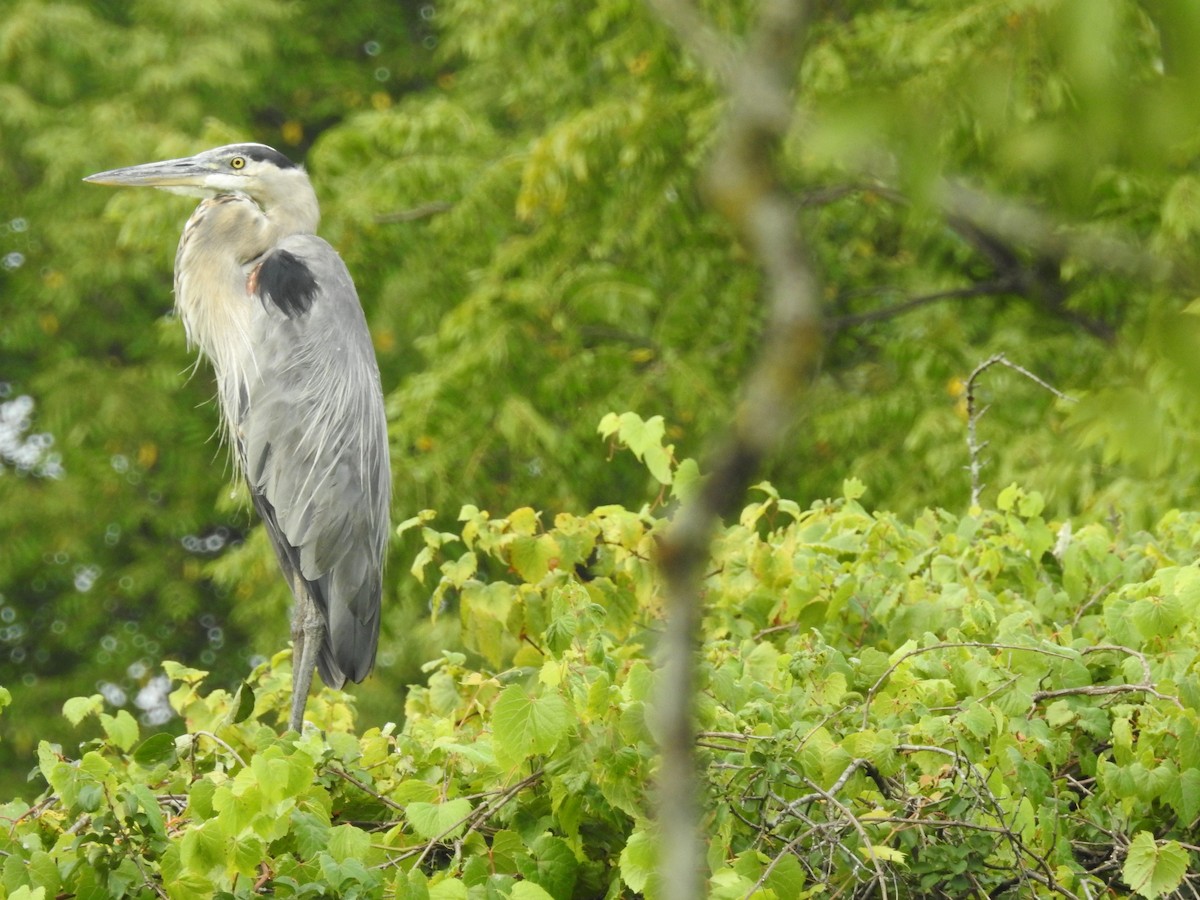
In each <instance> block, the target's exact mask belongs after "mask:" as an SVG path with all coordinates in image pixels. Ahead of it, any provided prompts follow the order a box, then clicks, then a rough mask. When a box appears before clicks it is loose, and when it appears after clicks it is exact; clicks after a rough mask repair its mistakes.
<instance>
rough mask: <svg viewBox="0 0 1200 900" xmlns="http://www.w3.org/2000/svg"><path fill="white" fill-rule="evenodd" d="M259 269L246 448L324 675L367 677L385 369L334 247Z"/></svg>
mask: <svg viewBox="0 0 1200 900" xmlns="http://www.w3.org/2000/svg"><path fill="white" fill-rule="evenodd" d="M276 254H284V255H283V256H281V257H279V258H274V257H275V255H276ZM298 266H303V268H304V270H305V271H300V270H299V269H298V268H297V267H298ZM262 272H266V273H267V276H266V277H264V278H263V286H262V290H263V294H262V295H260V297H259V300H260V302H259V303H258V305H257V308H256V310H255V314H254V330H253V336H254V340H255V358H256V360H257V362H258V371H257V372H256V373H255V375H254V376H252V377H250V378H249V384H248V385H247V387H246V397H247V400H246V403H245V406H244V408H243V414H242V417H241V420H240V422H239V423H238V445H239V451H240V453H241V456H242V464H243V471H244V472H245V473H246V478H247V481H248V483H249V487H250V492H251V495H252V497H253V499H254V505H255V507H256V508H257V509H258V512H259V513H260V515H261V516H262V519H263V522H264V525H265V527H266V529H267V533H268V535H269V536H270V538H271V543H272V545H273V546H274V548H275V553H276V556H277V557H278V558H279V563H280V566H281V567H282V568H283V570H284V573H285V575H287V576H288V580H289V582H290V583H291V584H292V585H293V590H297V589H304V590H307V591H308V592H309V594H310V596H312V598H313V600H314V601H315V603H316V605H317V608H318V609H320V610H321V612H322V614H323V615H324V617H325V623H326V637H325V643H324V645H323V647H322V649H321V653H320V656H319V658H318V668H319V670H320V672H321V678H322V679H323V680H324V681H325V682H326V683H327V684H330V685H333V686H335V687H340V686H341V685H342V683H343V682H344V680H345V679H346V678H349V679H350V680H352V681H361V680H362V679H363V678H365V677H366V676H367V674H369V672H370V671H371V668H372V666H373V665H374V661H375V653H376V648H377V645H378V640H379V612H380V595H381V592H382V573H383V556H384V549H385V546H386V542H387V535H388V529H389V526H388V506H389V503H390V499H391V475H390V468H389V465H388V456H387V426H386V421H385V417H384V410H383V394H382V391H381V388H380V381H379V369H378V365H377V363H376V361H375V353H374V349H373V347H372V345H371V340H370V334H369V332H368V330H367V325H366V320H365V318H364V316H363V312H362V307H361V306H360V304H359V301H358V295H357V294H356V292H355V290H354V285H353V283H352V282H351V280H350V275H349V273H348V272H347V271H346V267H345V265H344V264H343V263H342V261H341V259H340V258H339V257H338V255H337V253H336V252H335V251H334V250H333V248H332V247H330V246H329V245H328V244H327V243H325V242H324V241H323V240H321V239H320V238H317V237H314V236H312V235H300V236H295V237H290V238H287V239H285V240H284V241H282V242H280V245H279V247H277V248H276V249H275V250H273V251H272V252H271V253H270V254H268V255H267V257H265V258H264V259H263V260H261V261H259V264H258V266H257V267H256V268H255V269H254V271H253V272H252V273H251V274H250V278H249V282H248V283H249V285H250V286H251V288H252V289H254V288H256V287H259V285H258V284H256V282H257V281H258V279H257V277H256V275H255V273H262ZM285 276H286V277H285ZM309 276H311V278H310V277H309ZM288 290H299V291H303V292H304V297H303V298H302V299H301V298H297V297H289V296H288V295H287V293H286V292H287V291H288Z"/></svg>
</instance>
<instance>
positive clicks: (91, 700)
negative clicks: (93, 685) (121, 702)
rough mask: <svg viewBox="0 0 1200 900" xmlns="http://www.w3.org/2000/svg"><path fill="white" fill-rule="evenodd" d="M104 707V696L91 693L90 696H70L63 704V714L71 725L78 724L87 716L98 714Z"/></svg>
mask: <svg viewBox="0 0 1200 900" xmlns="http://www.w3.org/2000/svg"><path fill="white" fill-rule="evenodd" d="M102 709H104V697H102V696H101V695H100V694H92V695H91V696H90V697H72V698H71V699H70V700H68V701H67V702H66V703H64V704H63V715H64V716H65V717H66V719H67V721H68V722H70V723H71V724H72V725H78V724H79V723H80V722H82V721H83V720H84V719H85V718H87V717H88V716H92V715H96V714H98V713H99V712H100V711H101V710H102Z"/></svg>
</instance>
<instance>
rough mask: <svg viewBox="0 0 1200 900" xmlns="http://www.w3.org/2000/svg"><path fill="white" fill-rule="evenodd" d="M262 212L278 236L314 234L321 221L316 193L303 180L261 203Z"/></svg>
mask: <svg viewBox="0 0 1200 900" xmlns="http://www.w3.org/2000/svg"><path fill="white" fill-rule="evenodd" d="M263 212H264V213H265V214H266V216H267V219H268V220H269V221H270V223H271V225H272V226H273V228H274V230H275V231H276V233H277V234H278V235H279V236H280V237H286V236H288V235H289V234H316V233H317V225H319V224H320V222H321V210H320V208H319V207H318V206H317V195H316V194H315V193H314V192H313V189H312V188H311V187H310V186H309V185H308V184H307V183H305V182H296V183H295V184H293V185H289V189H288V190H287V191H279V192H276V194H275V196H273V197H271V202H270V203H268V204H263Z"/></svg>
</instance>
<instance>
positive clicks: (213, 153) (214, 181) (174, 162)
mask: <svg viewBox="0 0 1200 900" xmlns="http://www.w3.org/2000/svg"><path fill="white" fill-rule="evenodd" d="M83 180H84V181H90V182H92V183H93V184H112V185H120V186H126V187H143V186H144V187H156V188H161V189H162V190H165V191H171V192H172V193H175V194H185V195H187V196H190V197H215V196H217V195H218V194H233V193H241V194H247V195H248V196H250V197H253V198H254V199H256V200H258V201H259V202H264V201H269V200H271V199H272V195H273V194H274V193H276V192H279V191H289V190H295V185H296V184H297V182H303V183H304V184H305V185H307V184H308V176H306V175H305V174H304V169H303V168H301V167H300V166H298V165H296V164H295V163H294V162H292V161H291V160H290V159H288V158H287V157H286V156H284V155H283V154H282V153H280V152H279V151H278V150H275V149H274V148H272V147H268V146H267V145H266V144H229V145H228V146H225V147H217V148H216V149H213V150H205V151H204V152H203V153H197V154H196V155H195V156H188V157H185V158H183V159H167V160H163V161H162V162H152V163H144V164H143V165H140V166H126V167H125V168H123V169H111V170H109V171H107V172H98V173H96V174H95V175H89V176H88V177H87V178H85V179H83Z"/></svg>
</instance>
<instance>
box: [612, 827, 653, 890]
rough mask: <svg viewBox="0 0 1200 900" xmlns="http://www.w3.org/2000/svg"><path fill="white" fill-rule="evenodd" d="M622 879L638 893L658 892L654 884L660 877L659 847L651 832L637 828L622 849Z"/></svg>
mask: <svg viewBox="0 0 1200 900" xmlns="http://www.w3.org/2000/svg"><path fill="white" fill-rule="evenodd" d="M620 865H621V880H622V881H624V882H625V884H626V885H628V886H629V889H630V890H631V891H634V892H636V893H647V894H648V893H657V892H656V891H654V890H653V884H654V882H656V881H657V878H658V871H657V866H658V847H657V845H656V842H655V841H654V840H653V839H652V838H651V837H650V834H649V833H648V832H646V831H643V830H636V831H634V832H633V834H631V835H630V836H629V840H627V841H626V842H625V847H624V849H623V850H621V858H620Z"/></svg>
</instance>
